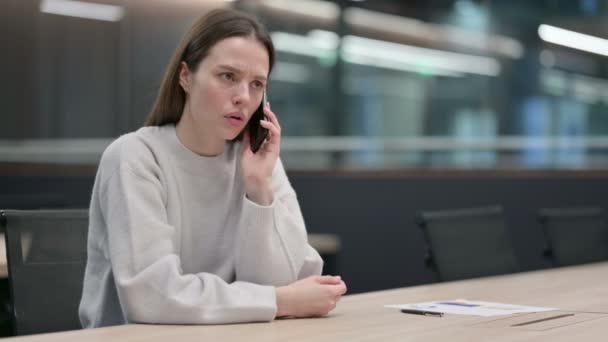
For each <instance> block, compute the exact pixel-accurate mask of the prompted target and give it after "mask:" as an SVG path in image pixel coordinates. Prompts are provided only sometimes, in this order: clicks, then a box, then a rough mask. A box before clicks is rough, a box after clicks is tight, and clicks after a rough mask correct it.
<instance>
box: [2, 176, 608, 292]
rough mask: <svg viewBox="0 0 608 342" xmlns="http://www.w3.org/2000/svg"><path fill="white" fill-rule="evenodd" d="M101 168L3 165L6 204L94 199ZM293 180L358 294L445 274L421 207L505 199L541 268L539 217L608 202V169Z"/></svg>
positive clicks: (517, 232) (526, 252)
mask: <svg viewBox="0 0 608 342" xmlns="http://www.w3.org/2000/svg"><path fill="white" fill-rule="evenodd" d="M0 170H1V168H0ZM15 171H18V170H17V169H16V170H15ZM94 172H95V170H94V167H87V168H83V169H81V170H80V171H79V172H63V171H62V172H56V173H55V175H46V176H41V175H36V174H29V175H18V174H16V173H15V175H13V176H10V175H8V174H7V173H6V172H2V173H1V174H2V175H0V189H2V192H1V193H0V207H4V208H7V207H13V208H36V207H87V206H88V204H89V196H90V191H91V188H92V185H93V175H94ZM290 179H291V181H292V184H293V186H294V188H295V189H296V191H297V193H298V196H299V200H300V204H301V206H302V210H303V213H304V217H305V220H306V223H307V228H308V230H309V232H311V233H333V234H337V235H338V236H339V237H340V238H341V242H342V248H341V251H340V254H339V256H338V259H337V267H338V269H339V272H340V274H341V275H342V276H343V277H344V279H345V280H346V281H347V282H348V285H349V291H350V292H351V293H357V292H363V291H371V290H379V289H386V288H393V287H401V286H410V285H416V284H423V283H429V282H434V281H436V280H437V278H436V275H435V273H434V272H432V271H431V270H429V269H427V268H426V267H425V265H424V253H425V248H424V242H423V237H422V233H421V231H420V229H419V228H418V227H417V226H416V225H415V220H414V218H415V214H416V213H417V212H419V211H420V210H435V209H448V208H463V207H469V206H482V205H489V204H502V205H503V207H504V209H505V215H506V220H507V224H508V227H509V228H510V232H511V237H512V239H513V244H514V247H515V251H516V254H517V257H518V260H519V262H520V266H521V267H522V269H523V270H533V269H539V268H545V267H549V263H548V262H547V261H546V260H545V259H543V256H542V248H543V241H542V235H541V230H540V226H539V224H538V223H537V221H536V215H537V210H538V209H539V208H541V207H560V206H587V205H598V206H602V207H604V208H607V209H608V173H585V174H583V173H576V172H551V173H547V174H542V173H537V172H521V173H509V172H502V173H496V172H481V173H480V172H456V173H454V172H444V173H437V172H426V173H421V172H418V173H413V174H402V173H395V174H386V173H385V174H369V173H359V174H352V173H344V174H329V173H301V172H291V173H290ZM454 243H458V241H455V242H454Z"/></svg>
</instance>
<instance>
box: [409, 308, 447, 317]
mask: <svg viewBox="0 0 608 342" xmlns="http://www.w3.org/2000/svg"><path fill="white" fill-rule="evenodd" d="M401 312H403V313H407V314H414V315H423V316H435V317H443V312H434V311H425V310H416V309H401Z"/></svg>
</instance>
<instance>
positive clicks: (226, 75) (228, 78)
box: [220, 72, 236, 82]
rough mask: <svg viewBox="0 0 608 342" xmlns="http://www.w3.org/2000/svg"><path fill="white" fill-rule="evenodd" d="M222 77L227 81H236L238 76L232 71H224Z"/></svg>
mask: <svg viewBox="0 0 608 342" xmlns="http://www.w3.org/2000/svg"><path fill="white" fill-rule="evenodd" d="M220 77H221V78H223V79H225V80H226V81H231V82H234V81H235V80H236V77H235V76H234V74H233V73H231V72H223V73H221V74H220Z"/></svg>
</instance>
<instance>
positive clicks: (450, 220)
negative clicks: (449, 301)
mask: <svg viewBox="0 0 608 342" xmlns="http://www.w3.org/2000/svg"><path fill="white" fill-rule="evenodd" d="M418 224H419V226H420V227H421V228H422V230H423V232H424V236H425V239H426V242H427V248H428V251H429V256H430V261H431V264H432V265H434V266H435V267H436V269H437V271H438V273H439V277H440V279H441V280H442V281H451V280H459V279H467V278H475V277H483V276H490V275H497V274H505V273H513V272H517V271H519V266H518V264H517V259H516V257H515V252H514V250H513V246H512V243H511V238H510V236H509V234H508V232H507V228H506V224H505V221H504V217H503V211H502V208H501V207H500V206H491V207H478V208H468V209H456V210H442V211H425V212H422V213H420V214H419V215H418Z"/></svg>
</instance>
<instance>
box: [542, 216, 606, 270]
mask: <svg viewBox="0 0 608 342" xmlns="http://www.w3.org/2000/svg"><path fill="white" fill-rule="evenodd" d="M539 220H540V222H541V224H542V226H543V232H544V234H545V241H546V243H547V251H546V254H547V255H549V256H551V258H552V260H553V263H554V264H555V265H556V266H568V265H576V264H583V263H589V262H595V261H603V260H608V226H607V225H606V221H605V217H604V213H603V211H602V209H601V208H598V207H588V208H551V209H548V208H546V209H541V210H540V211H539Z"/></svg>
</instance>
